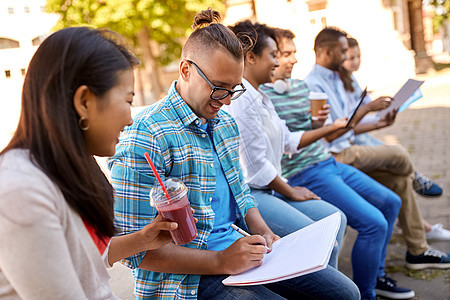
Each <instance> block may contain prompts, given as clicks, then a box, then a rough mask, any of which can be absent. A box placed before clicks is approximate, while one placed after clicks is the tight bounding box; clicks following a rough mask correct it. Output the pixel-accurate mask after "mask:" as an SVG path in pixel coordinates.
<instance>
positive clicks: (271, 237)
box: [263, 231, 280, 253]
mask: <svg viewBox="0 0 450 300" xmlns="http://www.w3.org/2000/svg"><path fill="white" fill-rule="evenodd" d="M263 238H264V239H265V240H266V246H267V248H269V250H267V253H270V252H272V244H273V243H275V242H276V241H278V240H279V239H280V237H279V236H278V235H276V234H275V233H273V232H272V231H269V232H266V233H265V234H263Z"/></svg>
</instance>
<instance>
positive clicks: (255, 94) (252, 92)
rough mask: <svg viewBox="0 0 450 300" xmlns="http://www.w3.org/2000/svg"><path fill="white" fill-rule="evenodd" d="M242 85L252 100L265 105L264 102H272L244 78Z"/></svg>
mask: <svg viewBox="0 0 450 300" xmlns="http://www.w3.org/2000/svg"><path fill="white" fill-rule="evenodd" d="M242 83H243V84H244V86H245V88H246V91H245V92H246V93H248V94H247V97H250V98H251V99H255V101H258V102H261V103H264V100H266V101H267V100H270V98H269V97H268V96H267V95H266V93H264V91H262V90H261V89H260V88H258V89H255V88H254V87H253V85H251V83H250V82H249V81H248V80H247V79H245V78H242Z"/></svg>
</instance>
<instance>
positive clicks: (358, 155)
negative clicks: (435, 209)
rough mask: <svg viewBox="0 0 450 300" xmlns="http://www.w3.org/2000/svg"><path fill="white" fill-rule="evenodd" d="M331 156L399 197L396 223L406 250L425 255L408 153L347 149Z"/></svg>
mask: <svg viewBox="0 0 450 300" xmlns="http://www.w3.org/2000/svg"><path fill="white" fill-rule="evenodd" d="M334 157H335V158H336V160H337V161H338V162H341V163H344V164H348V165H351V166H353V167H355V168H357V169H359V170H361V171H363V172H364V173H366V174H367V175H369V176H370V177H372V178H373V179H375V180H376V181H378V182H379V183H381V184H383V185H384V186H386V187H387V188H389V189H391V190H392V191H394V192H395V193H396V194H397V195H399V196H400V198H401V199H402V207H401V209H400V213H399V214H398V221H399V226H400V228H401V229H402V231H403V236H404V238H405V241H406V245H407V247H408V251H409V252H411V254H413V255H419V254H422V253H423V252H425V251H426V250H427V249H428V248H429V246H428V244H427V242H426V239H425V230H424V229H423V226H422V217H421V215H420V211H419V207H418V206H417V202H416V199H415V198H414V190H413V186H412V179H413V170H414V168H413V166H412V163H411V159H410V158H409V155H408V152H406V150H405V149H404V148H403V147H401V146H397V145H395V146H390V145H381V146H351V147H349V148H347V149H345V150H344V151H342V152H340V153H335V154H334Z"/></svg>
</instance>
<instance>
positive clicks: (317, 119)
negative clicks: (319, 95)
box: [308, 104, 330, 128]
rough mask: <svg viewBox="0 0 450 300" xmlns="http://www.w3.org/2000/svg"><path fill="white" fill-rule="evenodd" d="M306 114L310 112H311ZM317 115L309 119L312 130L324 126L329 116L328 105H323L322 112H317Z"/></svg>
mask: <svg viewBox="0 0 450 300" xmlns="http://www.w3.org/2000/svg"><path fill="white" fill-rule="evenodd" d="M308 112H311V110H309V111H308ZM318 114H319V115H318V116H314V117H311V125H312V127H313V128H320V127H322V126H323V124H325V121H326V120H327V118H328V115H329V114H330V105H328V104H325V105H324V106H322V110H319V112H318Z"/></svg>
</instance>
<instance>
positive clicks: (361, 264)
mask: <svg viewBox="0 0 450 300" xmlns="http://www.w3.org/2000/svg"><path fill="white" fill-rule="evenodd" d="M289 184H290V185H299V186H304V187H306V188H308V189H310V190H311V191H313V192H314V193H316V194H317V195H318V196H320V197H322V198H323V199H326V201H329V202H330V203H331V204H333V205H335V206H337V207H338V208H340V209H341V210H342V211H343V212H344V213H345V215H346V216H347V221H348V224H349V225H350V226H351V227H352V228H354V229H355V230H356V231H358V237H357V239H356V241H355V244H354V246H353V251H352V266H353V280H354V281H355V283H356V285H357V286H358V287H359V290H360V292H361V296H362V299H375V292H374V289H375V286H376V280H377V277H382V276H384V275H385V273H384V260H385V256H386V249H387V245H388V243H389V240H390V238H391V234H392V229H393V226H394V222H395V220H396V218H397V215H398V212H399V210H400V206H401V200H400V197H399V196H397V195H396V194H395V193H394V192H392V191H391V190H389V189H388V188H386V187H384V186H383V185H381V184H379V183H378V182H376V181H375V180H373V179H371V178H370V177H369V176H367V175H366V174H364V173H362V172H361V171H359V170H357V169H355V168H353V167H351V166H348V165H345V164H341V163H338V162H336V161H335V160H334V158H330V159H328V160H325V161H322V162H319V163H317V164H314V165H313V166H311V167H309V168H306V169H305V170H302V171H301V172H299V173H297V174H296V175H294V176H292V177H291V178H289Z"/></svg>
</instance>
